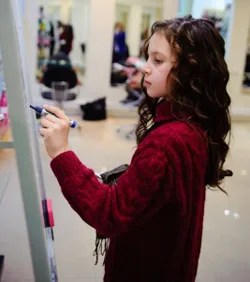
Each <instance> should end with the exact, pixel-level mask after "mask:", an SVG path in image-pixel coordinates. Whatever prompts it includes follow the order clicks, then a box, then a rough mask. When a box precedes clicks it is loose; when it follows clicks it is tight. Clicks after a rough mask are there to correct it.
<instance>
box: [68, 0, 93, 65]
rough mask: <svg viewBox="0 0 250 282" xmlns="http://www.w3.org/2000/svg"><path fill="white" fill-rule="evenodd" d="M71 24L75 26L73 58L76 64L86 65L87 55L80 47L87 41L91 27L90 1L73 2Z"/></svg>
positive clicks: (77, 0)
mask: <svg viewBox="0 0 250 282" xmlns="http://www.w3.org/2000/svg"><path fill="white" fill-rule="evenodd" d="M71 18H72V20H71V24H72V26H73V28H74V41H73V50H72V53H71V55H70V56H71V60H72V63H73V64H74V65H79V66H81V67H83V66H85V56H84V55H83V53H82V50H81V48H80V44H81V43H86V42H87V36H88V28H89V1H88V0H74V1H73V3H72V15H71Z"/></svg>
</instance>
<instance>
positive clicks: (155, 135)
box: [51, 102, 207, 282]
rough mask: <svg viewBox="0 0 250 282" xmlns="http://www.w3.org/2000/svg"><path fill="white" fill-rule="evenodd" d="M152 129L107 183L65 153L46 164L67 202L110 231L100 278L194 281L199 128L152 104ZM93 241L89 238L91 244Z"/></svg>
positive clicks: (203, 157) (108, 281)
mask: <svg viewBox="0 0 250 282" xmlns="http://www.w3.org/2000/svg"><path fill="white" fill-rule="evenodd" d="M159 122H164V124H162V125H161V126H158V127H156V128H155V129H154V130H152V131H151V132H150V133H149V134H148V135H147V137H146V138H145V139H144V140H143V141H142V142H141V144H140V145H139V146H138V148H137V150H136V152H135V154H134V156H133V158H132V160H131V164H130V166H129V168H128V170H127V171H126V172H125V173H124V174H123V175H122V176H121V177H120V178H119V180H118V183H117V184H116V185H114V186H112V187H109V186H108V185H104V184H102V183H100V182H99V181H98V180H97V179H96V177H95V175H94V172H93V170H91V169H89V168H87V167H86V166H84V165H83V164H82V163H81V162H80V160H79V159H78V158H77V156H76V155H75V154H74V153H73V152H72V151H69V152H65V153H63V154H61V155H59V156H57V157H56V158H54V159H53V160H52V162H51V167H52V169H53V172H54V174H55V175H56V177H57V179H58V182H59V184H60V186H61V189H62V192H63V194H64V196H65V198H66V199H67V200H68V202H69V204H70V205H71V207H72V208H73V209H74V210H75V211H76V212H77V213H78V214H79V215H80V216H81V218H82V219H83V220H84V221H85V222H87V223H88V224H89V225H91V226H92V227H94V228H95V229H96V230H97V231H98V233H99V234H102V235H104V236H108V237H110V245H109V250H108V253H107V257H106V261H105V276H104V281H105V282H192V281H195V276H196V272H197V266H198V259H199V254H200V248H201V237H202V224H203V213H204V202H205V184H204V183H205V182H204V180H205V169H206V163H207V149H206V142H205V139H204V134H203V132H202V130H201V129H199V128H198V127H195V126H194V125H190V124H188V123H186V122H183V121H178V120H175V118H174V117H173V116H172V114H171V105H170V104H169V103H166V102H163V103H160V104H159V105H158V108H157V116H156V118H155V123H156V124H157V123H159ZM93 243H94V242H93Z"/></svg>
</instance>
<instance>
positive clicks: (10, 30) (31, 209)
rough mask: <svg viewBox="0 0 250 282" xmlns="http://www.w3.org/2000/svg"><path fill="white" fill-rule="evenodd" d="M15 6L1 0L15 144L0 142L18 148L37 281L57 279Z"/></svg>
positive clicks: (0, 35) (1, 41)
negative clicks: (44, 207)
mask: <svg viewBox="0 0 250 282" xmlns="http://www.w3.org/2000/svg"><path fill="white" fill-rule="evenodd" d="M18 1H19V4H20V5H21V3H20V0H18ZM19 8H20V9H21V6H20V7H19ZM15 9H17V0H16V2H13V0H7V1H6V0H0V46H1V53H2V61H3V69H4V77H5V84H6V89H7V94H8V109H9V115H10V120H11V127H12V135H13V144H12V142H8V143H6V144H5V145H4V142H1V143H2V148H10V147H13V148H14V149H15V151H16V160H17V165H18V172H19V180H20V187H21V192H22V200H23V204H24V212H25V217H26V225H27V231H28V238H29V244H30V251H31V257H32V264H33V273H34V277H35V281H38V282H40V281H41V282H47V281H57V275H56V266H55V260H54V252H53V246H52V239H51V232H50V231H51V230H48V228H46V229H45V227H44V220H43V210H42V205H41V201H42V200H44V199H46V193H45V185H44V180H43V174H42V166H41V162H40V159H39V155H40V151H39V145H38V137H37V134H38V132H35V131H33V130H32V128H36V121H35V116H34V112H31V111H30V110H29V108H28V101H29V100H30V99H31V94H30V93H29V87H28V86H29V83H28V81H27V80H28V79H27V72H26V68H25V62H24V58H25V56H24V49H23V48H22V47H23V46H22V44H23V42H22V40H23V38H22V36H23V34H22V33H23V30H22V25H21V24H20V23H21V22H22V21H21V19H20V18H18V17H20V12H21V11H17V10H15ZM18 13H19V16H18ZM29 95H30V97H29Z"/></svg>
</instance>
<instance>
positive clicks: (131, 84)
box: [110, 0, 163, 107]
mask: <svg viewBox="0 0 250 282" xmlns="http://www.w3.org/2000/svg"><path fill="white" fill-rule="evenodd" d="M162 10H163V9H162V0H158V1H147V0H144V1H137V2H135V1H123V0H117V2H116V12H115V22H114V37H113V50H112V51H113V52H112V54H113V55H112V68H111V81H110V82H111V86H117V85H119V86H121V87H120V88H119V89H121V88H122V89H123V91H124V93H125V94H124V95H125V97H124V99H123V100H121V101H120V104H121V106H129V107H138V105H139V104H140V102H141V101H142V99H143V95H144V94H143V91H142V88H141V79H142V72H141V68H142V66H143V65H144V63H145V59H144V55H143V52H142V51H143V45H144V42H145V39H146V38H147V37H148V35H149V30H150V28H151V26H152V24H153V23H154V22H155V21H157V20H160V19H162Z"/></svg>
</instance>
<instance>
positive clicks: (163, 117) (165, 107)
mask: <svg viewBox="0 0 250 282" xmlns="http://www.w3.org/2000/svg"><path fill="white" fill-rule="evenodd" d="M171 120H176V117H175V116H174V115H173V113H172V103H171V102H170V101H168V100H165V99H162V100H161V101H160V102H159V103H158V104H157V107H156V116H155V117H154V122H155V123H158V122H162V121H171Z"/></svg>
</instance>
